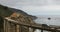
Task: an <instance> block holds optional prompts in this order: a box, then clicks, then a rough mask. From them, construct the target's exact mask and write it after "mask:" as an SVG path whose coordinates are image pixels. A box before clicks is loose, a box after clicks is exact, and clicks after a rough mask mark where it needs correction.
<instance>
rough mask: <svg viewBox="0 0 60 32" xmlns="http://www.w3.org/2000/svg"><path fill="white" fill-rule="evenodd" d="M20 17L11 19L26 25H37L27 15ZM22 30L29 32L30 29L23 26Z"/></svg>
mask: <svg viewBox="0 0 60 32" xmlns="http://www.w3.org/2000/svg"><path fill="white" fill-rule="evenodd" d="M19 15H20V16H19V17H15V18H14V17H11V19H13V20H16V21H18V22H22V23H26V24H31V25H32V24H36V23H35V22H34V21H33V20H32V18H31V17H28V16H27V17H26V16H25V15H23V14H19ZM21 28H22V32H28V31H29V27H27V26H21Z"/></svg>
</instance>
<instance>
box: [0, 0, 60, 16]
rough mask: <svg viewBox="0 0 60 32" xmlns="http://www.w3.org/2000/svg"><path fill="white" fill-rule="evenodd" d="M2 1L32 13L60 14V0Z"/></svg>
mask: <svg viewBox="0 0 60 32" xmlns="http://www.w3.org/2000/svg"><path fill="white" fill-rule="evenodd" d="M0 3H1V4H3V5H6V6H9V7H13V8H17V9H21V10H23V11H25V12H27V13H28V14H31V15H60V0H0Z"/></svg>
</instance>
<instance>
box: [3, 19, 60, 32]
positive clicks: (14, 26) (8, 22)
mask: <svg viewBox="0 0 60 32" xmlns="http://www.w3.org/2000/svg"><path fill="white" fill-rule="evenodd" d="M26 28H27V29H26ZM35 29H40V30H41V32H43V30H46V31H50V32H60V27H51V26H48V27H47V26H46V27H45V26H43V25H42V24H27V23H22V22H18V21H15V20H12V19H8V18H5V19H4V32H34V31H35Z"/></svg>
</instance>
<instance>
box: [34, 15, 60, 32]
mask: <svg viewBox="0 0 60 32" xmlns="http://www.w3.org/2000/svg"><path fill="white" fill-rule="evenodd" d="M37 17H38V18H37V19H36V20H34V21H35V23H38V24H47V25H55V26H60V16H59V15H53V16H51V15H43V16H37ZM48 18H51V19H50V20H48ZM40 31H41V30H39V29H37V30H36V32H40ZM44 32H48V31H44Z"/></svg>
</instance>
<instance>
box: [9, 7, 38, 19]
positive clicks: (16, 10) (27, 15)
mask: <svg viewBox="0 0 60 32" xmlns="http://www.w3.org/2000/svg"><path fill="white" fill-rule="evenodd" d="M8 9H9V10H11V11H13V12H14V11H15V12H17V13H20V14H23V15H24V16H26V17H31V18H32V20H35V19H37V17H36V16H33V15H29V14H27V13H26V12H24V11H23V10H19V9H15V8H8Z"/></svg>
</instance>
